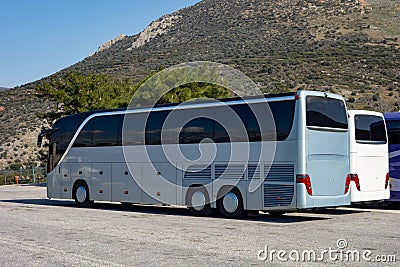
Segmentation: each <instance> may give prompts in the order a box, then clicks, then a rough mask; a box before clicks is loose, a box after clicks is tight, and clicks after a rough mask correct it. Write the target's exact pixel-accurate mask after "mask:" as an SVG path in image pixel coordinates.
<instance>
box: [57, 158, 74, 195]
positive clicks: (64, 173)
mask: <svg viewBox="0 0 400 267" xmlns="http://www.w3.org/2000/svg"><path fill="white" fill-rule="evenodd" d="M60 171H61V173H60V176H59V177H60V180H61V188H60V189H61V198H65V199H71V198H72V185H71V176H70V168H69V164H68V163H63V164H60Z"/></svg>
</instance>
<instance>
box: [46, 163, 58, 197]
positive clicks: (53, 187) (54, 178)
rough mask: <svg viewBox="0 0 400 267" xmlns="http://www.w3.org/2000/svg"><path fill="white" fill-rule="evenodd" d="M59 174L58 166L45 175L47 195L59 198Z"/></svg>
mask: <svg viewBox="0 0 400 267" xmlns="http://www.w3.org/2000/svg"><path fill="white" fill-rule="evenodd" d="M60 176H61V174H60V173H58V167H57V168H56V169H54V170H53V171H52V172H51V173H49V174H48V175H47V197H48V198H61V178H60Z"/></svg>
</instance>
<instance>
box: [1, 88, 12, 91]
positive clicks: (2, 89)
mask: <svg viewBox="0 0 400 267" xmlns="http://www.w3.org/2000/svg"><path fill="white" fill-rule="evenodd" d="M6 90H10V88H6V87H0V91H6Z"/></svg>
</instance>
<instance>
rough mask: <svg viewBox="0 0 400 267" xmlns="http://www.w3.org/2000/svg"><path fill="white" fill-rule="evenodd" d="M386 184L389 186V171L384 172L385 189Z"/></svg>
mask: <svg viewBox="0 0 400 267" xmlns="http://www.w3.org/2000/svg"><path fill="white" fill-rule="evenodd" d="M388 186H389V173H387V174H386V180H385V189H387V188H388Z"/></svg>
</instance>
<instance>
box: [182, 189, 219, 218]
mask: <svg viewBox="0 0 400 267" xmlns="http://www.w3.org/2000/svg"><path fill="white" fill-rule="evenodd" d="M186 205H187V206H188V208H189V211H190V213H191V214H192V215H194V216H210V215H211V214H212V213H213V209H212V208H211V205H210V197H209V196H208V192H207V190H206V189H205V188H204V187H203V186H196V187H189V189H188V191H187V193H186Z"/></svg>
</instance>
